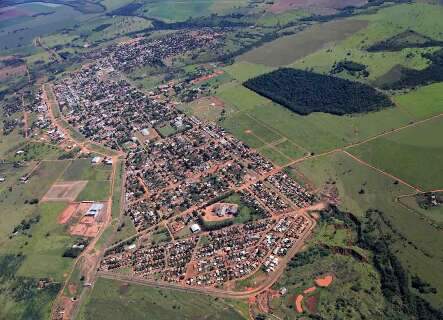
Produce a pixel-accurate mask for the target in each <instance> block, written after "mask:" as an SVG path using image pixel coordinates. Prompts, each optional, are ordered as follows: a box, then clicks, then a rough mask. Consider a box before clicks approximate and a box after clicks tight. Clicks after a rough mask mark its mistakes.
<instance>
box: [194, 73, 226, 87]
mask: <svg viewBox="0 0 443 320" xmlns="http://www.w3.org/2000/svg"><path fill="white" fill-rule="evenodd" d="M223 73H225V72H224V71H223V70H215V71H214V72H213V73H211V74H208V75H205V76H201V77H199V78H196V79H194V80H192V81H191V83H192V84H198V83H201V82H204V81H207V80H209V79H212V78H215V77H218V76H220V75H222V74H223Z"/></svg>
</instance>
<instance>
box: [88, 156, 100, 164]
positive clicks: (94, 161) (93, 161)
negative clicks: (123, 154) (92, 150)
mask: <svg viewBox="0 0 443 320" xmlns="http://www.w3.org/2000/svg"><path fill="white" fill-rule="evenodd" d="M101 161H102V158H101V157H94V158H92V160H91V163H92V164H98V163H100V162H101Z"/></svg>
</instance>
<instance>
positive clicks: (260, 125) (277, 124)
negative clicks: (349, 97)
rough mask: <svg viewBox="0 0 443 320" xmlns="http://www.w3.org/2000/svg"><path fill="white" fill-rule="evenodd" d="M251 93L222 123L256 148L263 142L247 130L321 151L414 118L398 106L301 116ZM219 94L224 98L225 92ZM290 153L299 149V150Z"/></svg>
mask: <svg viewBox="0 0 443 320" xmlns="http://www.w3.org/2000/svg"><path fill="white" fill-rule="evenodd" d="M235 90H238V92H239V93H238V94H240V92H243V91H244V90H247V89H246V88H243V87H238V89H235V88H234V89H232V91H235ZM248 95H250V96H251V98H248V102H244V101H242V100H238V101H237V102H236V103H237V107H238V108H239V109H240V110H244V111H243V112H237V113H232V114H231V115H229V116H228V117H227V118H226V119H225V120H224V121H223V122H222V126H223V127H225V128H226V129H227V130H229V131H230V132H232V133H233V134H234V135H235V136H236V137H237V138H239V139H240V140H243V141H245V142H246V143H247V144H249V145H250V146H251V147H254V148H258V147H261V146H262V145H263V143H262V142H261V141H260V140H257V138H256V137H255V136H252V135H251V134H249V135H248V134H247V133H245V130H251V131H252V132H253V133H254V134H255V135H257V136H259V137H260V139H262V140H266V141H267V142H271V141H275V140H276V139H281V138H286V139H287V140H289V141H291V142H292V143H293V145H295V146H299V150H300V149H301V150H303V149H304V150H303V151H304V152H305V151H310V152H316V153H318V152H322V151H328V150H331V149H335V148H338V147H342V146H346V145H349V144H352V143H356V142H359V141H363V140H365V139H367V138H368V137H372V136H375V135H377V134H379V133H383V132H388V131H390V130H392V129H395V128H398V127H400V126H402V125H406V124H408V123H409V122H410V121H412V120H413V118H412V117H411V116H410V115H409V114H408V113H406V112H405V111H403V110H402V109H401V108H395V107H394V108H388V109H385V110H382V111H378V112H370V113H367V114H362V115H355V116H335V115H330V114H325V113H312V114H310V115H308V116H301V115H298V114H296V113H294V112H291V111H290V110H288V109H286V108H284V107H282V106H280V105H277V104H274V103H271V102H270V101H269V100H268V102H267V103H261V104H260V103H259V102H256V103H255V104H251V103H249V100H251V99H254V100H255V99H256V97H255V96H254V95H256V94H255V93H253V92H252V91H249V92H248ZM218 96H219V97H220V98H222V99H223V95H220V94H219V95H218ZM256 96H257V97H260V96H258V95H256ZM225 99H229V98H228V97H226V98H225ZM263 99H264V98H263ZM257 101H259V100H257ZM260 101H261V100H260ZM242 104H243V105H242ZM269 132H271V135H269ZM286 152H297V150H295V149H294V150H293V151H288V150H287V151H286Z"/></svg>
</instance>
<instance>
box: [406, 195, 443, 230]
mask: <svg viewBox="0 0 443 320" xmlns="http://www.w3.org/2000/svg"><path fill="white" fill-rule="evenodd" d="M399 202H400V203H401V204H403V205H405V206H407V207H408V208H410V209H411V210H414V211H415V212H417V213H418V214H420V215H422V216H423V217H425V218H428V219H430V220H431V221H432V222H433V223H435V224H436V225H437V226H439V227H443V207H442V206H437V207H432V208H429V209H424V208H421V207H420V206H419V205H418V204H417V200H416V196H415V195H413V196H409V197H402V198H401V199H399Z"/></svg>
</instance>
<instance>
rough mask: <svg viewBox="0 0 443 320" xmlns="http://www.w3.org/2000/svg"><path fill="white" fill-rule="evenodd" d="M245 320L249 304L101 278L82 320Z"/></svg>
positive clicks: (90, 297) (89, 298)
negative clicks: (209, 318) (147, 318)
mask: <svg viewBox="0 0 443 320" xmlns="http://www.w3.org/2000/svg"><path fill="white" fill-rule="evenodd" d="M148 314H149V319H151V320H163V319H165V320H173V319H190V320H191V319H204V318H206V317H208V316H210V317H211V319H232V320H235V319H246V318H247V304H246V302H240V301H230V300H223V299H218V298H213V297H210V296H205V295H199V294H191V293H185V292H180V291H172V290H165V289H156V288H150V287H144V286H136V285H132V284H125V283H123V282H117V281H112V280H106V279H102V278H99V279H98V280H97V282H96V283H95V285H94V289H93V290H92V292H91V295H90V296H89V297H88V299H87V301H86V303H85V304H84V305H83V307H82V308H81V310H80V314H79V319H80V320H88V319H109V320H112V319H124V318H128V319H134V320H135V319H146V317H147V315H148Z"/></svg>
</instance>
